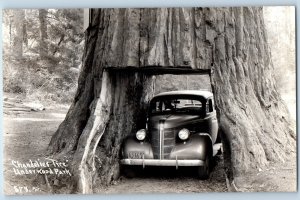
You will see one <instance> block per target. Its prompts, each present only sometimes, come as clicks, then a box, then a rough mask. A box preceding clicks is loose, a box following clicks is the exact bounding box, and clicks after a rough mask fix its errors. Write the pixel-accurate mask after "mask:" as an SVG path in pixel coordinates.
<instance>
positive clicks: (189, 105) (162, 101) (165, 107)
mask: <svg viewBox="0 0 300 200" xmlns="http://www.w3.org/2000/svg"><path fill="white" fill-rule="evenodd" d="M202 110H203V106H202V102H201V101H200V100H199V99H196V98H195V99H192V98H186V97H168V98H157V99H154V100H152V101H151V105H150V113H151V114H168V113H192V114H200V113H201V112H202Z"/></svg>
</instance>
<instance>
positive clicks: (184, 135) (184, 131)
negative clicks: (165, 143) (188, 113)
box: [178, 128, 190, 140]
mask: <svg viewBox="0 0 300 200" xmlns="http://www.w3.org/2000/svg"><path fill="white" fill-rule="evenodd" d="M189 136H190V131H189V130H188V129H186V128H183V129H181V130H180V131H179V133H178V137H179V138H180V139H181V140H186V139H188V138H189Z"/></svg>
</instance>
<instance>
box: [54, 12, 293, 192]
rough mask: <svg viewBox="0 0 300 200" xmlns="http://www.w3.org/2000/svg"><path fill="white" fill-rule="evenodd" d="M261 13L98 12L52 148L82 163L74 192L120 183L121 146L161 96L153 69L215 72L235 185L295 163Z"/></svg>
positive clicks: (76, 169) (213, 81) (77, 169)
mask: <svg viewBox="0 0 300 200" xmlns="http://www.w3.org/2000/svg"><path fill="white" fill-rule="evenodd" d="M262 14H263V13H262V8H259V7H244V8H241V7H239V8H173V9H169V8H161V9H92V18H91V19H92V20H91V24H90V27H89V29H88V30H87V33H86V41H85V50H84V56H83V67H82V70H81V73H80V77H79V81H78V89H77V92H76V95H75V98H74V101H73V103H72V106H71V107H70V109H69V112H68V114H67V116H66V118H65V120H64V122H63V123H62V124H61V125H60V127H59V129H58V130H57V132H56V133H55V135H54V136H53V138H52V140H51V143H50V145H49V151H50V152H52V153H55V154H57V155H60V156H65V155H67V156H71V157H72V158H73V166H72V167H73V173H74V177H75V181H74V183H75V185H74V186H75V188H76V189H77V190H78V191H79V192H82V193H90V192H92V191H93V185H94V184H96V182H97V181H99V180H100V181H101V183H102V184H107V183H109V182H110V181H111V180H113V179H114V178H116V177H117V176H118V172H119V164H118V159H119V157H118V155H119V149H120V144H121V142H122V139H123V138H124V137H125V136H126V135H128V134H130V133H131V132H135V131H136V129H137V126H136V125H137V124H140V123H141V121H140V119H141V116H142V115H143V114H144V113H143V112H144V110H143V108H144V107H145V104H146V102H147V100H149V99H150V98H151V97H152V96H153V95H154V90H153V80H152V76H151V74H150V75H149V74H145V73H143V69H145V68H146V67H153V68H154V69H155V71H153V73H158V72H161V73H165V72H168V71H167V70H168V69H172V71H173V72H174V70H176V69H181V70H182V69H187V68H188V69H195V70H196V69H211V70H212V75H211V84H212V87H213V92H214V95H215V102H216V107H217V111H218V119H219V123H220V128H221V132H222V142H223V146H224V158H225V168H226V174H227V178H228V180H229V183H232V181H233V180H234V179H235V178H237V177H243V175H245V174H246V173H247V172H249V171H250V170H253V169H254V170H258V169H260V168H264V167H266V166H268V164H269V162H284V160H286V159H288V158H289V157H290V156H291V155H292V154H294V153H295V150H296V149H295V145H296V142H295V132H293V131H292V129H291V127H290V123H289V115H288V114H287V109H286V107H285V106H284V104H283V102H282V100H281V98H280V95H279V93H278V90H277V86H276V82H275V81H274V78H273V65H272V62H271V56H270V51H269V47H268V44H267V38H266V34H265V25H264V20H263V15H262ZM128 67H130V69H134V70H131V71H130V70H127V69H128Z"/></svg>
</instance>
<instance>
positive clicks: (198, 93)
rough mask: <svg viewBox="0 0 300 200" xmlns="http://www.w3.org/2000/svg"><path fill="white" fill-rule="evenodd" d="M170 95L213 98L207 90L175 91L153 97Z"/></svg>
mask: <svg viewBox="0 0 300 200" xmlns="http://www.w3.org/2000/svg"><path fill="white" fill-rule="evenodd" d="M171 95H195V96H202V97H204V98H206V99H207V98H209V97H212V96H213V94H212V93H211V92H210V91H207V90H176V91H169V92H162V93H159V94H157V95H155V96H154V97H161V96H171Z"/></svg>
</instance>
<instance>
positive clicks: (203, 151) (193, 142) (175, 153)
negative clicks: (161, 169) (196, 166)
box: [170, 133, 213, 160]
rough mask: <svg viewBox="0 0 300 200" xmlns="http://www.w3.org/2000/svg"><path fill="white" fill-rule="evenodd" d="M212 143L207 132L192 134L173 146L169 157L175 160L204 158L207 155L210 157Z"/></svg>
mask: <svg viewBox="0 0 300 200" xmlns="http://www.w3.org/2000/svg"><path fill="white" fill-rule="evenodd" d="M212 152H213V144H212V139H211V137H210V135H209V134H206V133H198V134H193V135H191V136H190V138H189V139H188V140H187V141H185V142H181V143H178V144H176V146H175V147H174V148H173V150H172V152H171V154H170V159H177V160H193V159H200V160H205V159H206V157H207V156H210V157H212Z"/></svg>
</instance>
